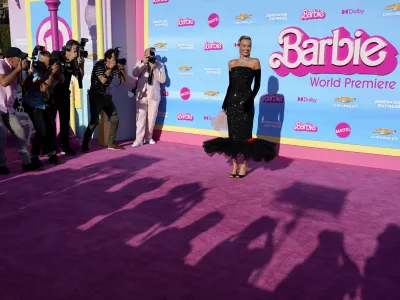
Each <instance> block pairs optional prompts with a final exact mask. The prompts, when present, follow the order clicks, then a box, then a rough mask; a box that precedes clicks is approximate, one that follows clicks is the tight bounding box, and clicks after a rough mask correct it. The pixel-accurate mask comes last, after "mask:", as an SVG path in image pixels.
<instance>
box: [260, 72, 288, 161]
mask: <svg viewBox="0 0 400 300" xmlns="http://www.w3.org/2000/svg"><path fill="white" fill-rule="evenodd" d="M278 91H279V80H278V78H277V77H275V76H270V77H269V78H268V91H267V93H266V94H264V95H262V96H261V97H260V99H259V108H258V127H257V136H258V137H264V138H265V137H268V138H270V139H271V141H272V142H274V143H276V144H277V153H278V155H279V150H280V143H281V135H282V127H283V122H284V119H285V96H284V95H283V94H279V93H278Z"/></svg>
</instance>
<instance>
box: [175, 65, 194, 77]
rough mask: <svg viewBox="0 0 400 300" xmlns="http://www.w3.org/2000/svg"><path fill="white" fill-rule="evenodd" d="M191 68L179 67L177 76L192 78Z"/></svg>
mask: <svg viewBox="0 0 400 300" xmlns="http://www.w3.org/2000/svg"><path fill="white" fill-rule="evenodd" d="M191 71H192V67H189V66H182V67H179V69H178V75H183V76H193V72H191Z"/></svg>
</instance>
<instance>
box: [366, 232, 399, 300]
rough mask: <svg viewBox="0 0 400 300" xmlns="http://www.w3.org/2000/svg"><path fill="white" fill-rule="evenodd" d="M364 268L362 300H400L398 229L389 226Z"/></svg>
mask: <svg viewBox="0 0 400 300" xmlns="http://www.w3.org/2000/svg"><path fill="white" fill-rule="evenodd" d="M377 240H378V246H377V248H376V250H375V253H374V255H373V256H372V257H370V258H369V259H367V261H366V264H365V268H364V282H363V288H362V299H363V300H381V299H382V300H383V299H385V300H397V299H400V258H399V253H400V227H399V226H398V225H395V224H390V225H388V226H387V227H386V229H385V231H384V232H383V233H382V234H381V235H379V237H378V239H377Z"/></svg>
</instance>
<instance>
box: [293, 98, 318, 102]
mask: <svg viewBox="0 0 400 300" xmlns="http://www.w3.org/2000/svg"><path fill="white" fill-rule="evenodd" d="M297 101H299V102H311V103H316V102H317V99H315V98H308V97H297Z"/></svg>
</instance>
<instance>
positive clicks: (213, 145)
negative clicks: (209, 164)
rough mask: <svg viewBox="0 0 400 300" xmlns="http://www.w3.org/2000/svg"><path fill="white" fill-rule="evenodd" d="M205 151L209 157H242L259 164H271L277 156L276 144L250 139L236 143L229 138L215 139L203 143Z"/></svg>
mask: <svg viewBox="0 0 400 300" xmlns="http://www.w3.org/2000/svg"><path fill="white" fill-rule="evenodd" d="M203 148H204V151H205V152H206V153H207V154H208V155H211V156H212V155H214V154H223V155H225V156H228V157H240V156H243V157H244V158H245V159H248V160H254V161H257V162H260V161H264V162H269V161H271V160H273V159H274V158H275V156H276V154H277V151H276V144H275V143H272V142H269V141H266V140H262V139H254V138H253V139H250V140H244V141H235V140H232V139H229V138H221V137H219V138H215V139H212V140H208V141H205V142H204V143H203Z"/></svg>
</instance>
